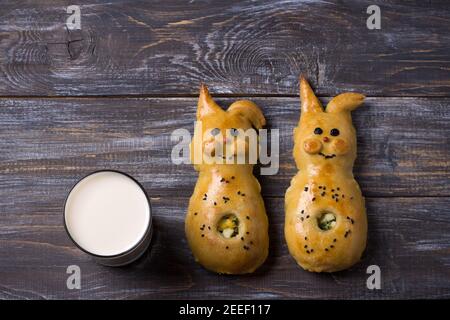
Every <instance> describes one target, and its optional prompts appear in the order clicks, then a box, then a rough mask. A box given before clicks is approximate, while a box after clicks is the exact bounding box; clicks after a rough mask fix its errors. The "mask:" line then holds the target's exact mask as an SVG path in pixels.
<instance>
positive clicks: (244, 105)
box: [228, 100, 266, 129]
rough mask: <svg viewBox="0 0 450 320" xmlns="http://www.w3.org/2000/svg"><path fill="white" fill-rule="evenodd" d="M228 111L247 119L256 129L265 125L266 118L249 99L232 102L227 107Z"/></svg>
mask: <svg viewBox="0 0 450 320" xmlns="http://www.w3.org/2000/svg"><path fill="white" fill-rule="evenodd" d="M228 112H230V113H233V114H239V115H241V116H243V117H244V118H246V119H248V120H249V121H250V122H251V123H252V126H253V127H254V128H256V129H261V128H262V127H263V126H265V125H266V119H265V118H264V115H263V113H262V112H261V109H259V107H258V106H257V105H256V104H255V103H253V102H251V101H249V100H239V101H236V102H233V103H232V104H231V106H230V107H229V108H228Z"/></svg>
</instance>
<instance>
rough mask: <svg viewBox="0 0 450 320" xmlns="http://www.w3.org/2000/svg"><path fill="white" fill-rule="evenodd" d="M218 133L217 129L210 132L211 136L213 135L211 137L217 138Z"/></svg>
mask: <svg viewBox="0 0 450 320" xmlns="http://www.w3.org/2000/svg"><path fill="white" fill-rule="evenodd" d="M219 133H220V129H219V128H214V129H212V130H211V135H213V136H217V135H218V134H219Z"/></svg>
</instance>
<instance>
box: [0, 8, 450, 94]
mask: <svg viewBox="0 0 450 320" xmlns="http://www.w3.org/2000/svg"><path fill="white" fill-rule="evenodd" d="M77 3H78V4H80V5H81V12H82V15H81V30H77V31H69V30H68V29H67V28H66V26H65V21H66V19H67V17H68V15H67V14H66V8H67V6H68V4H69V3H68V2H67V1H65V0H52V1H50V0H46V1H39V3H38V2H36V1H30V0H28V1H26V0H25V1H16V0H7V1H2V4H1V6H0V17H1V19H0V95H1V96H11V95H13V96H14V95H15V96H30V95H31V96H52V95H58V96H67V95H129V94H133V95H163V94H170V95H180V94H183V95H185V94H196V93H197V86H198V84H199V82H201V81H204V82H206V83H208V84H209V85H211V86H213V87H214V88H215V91H216V92H219V93H222V94H236V95H242V94H244V95H245V94H252V95H264V94H270V95H287V94H289V95H296V94H297V79H298V75H299V74H306V75H307V76H308V77H309V78H310V80H311V81H312V83H313V84H314V85H315V87H316V88H317V93H318V94H319V95H322V96H327V95H329V96H331V95H335V94H336V93H340V92H342V91H348V90H350V91H360V92H362V93H364V94H366V95H369V96H429V95H433V96H449V93H450V53H449V52H450V6H449V5H448V2H447V1H444V0H441V1H433V2H427V1H426V2H424V1H418V0H417V1H407V2H405V1H372V0H370V1H369V0H367V1H356V0H349V1H271V0H266V1H258V2H255V1H228V0H227V1H225V0H223V1H195V2H193V1H187V0H186V1H175V0H170V1H169V0H168V1H162V2H161V1H137V0H133V1H78V2H77ZM373 4H378V5H380V7H381V13H382V22H381V23H382V25H381V27H382V29H381V30H368V29H367V27H366V19H367V18H368V14H367V13H366V9H367V7H368V6H369V5H373Z"/></svg>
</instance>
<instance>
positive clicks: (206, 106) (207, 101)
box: [197, 83, 223, 120]
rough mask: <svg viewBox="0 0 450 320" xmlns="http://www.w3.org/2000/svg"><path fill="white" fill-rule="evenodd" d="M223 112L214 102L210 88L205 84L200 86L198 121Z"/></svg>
mask: <svg viewBox="0 0 450 320" xmlns="http://www.w3.org/2000/svg"><path fill="white" fill-rule="evenodd" d="M221 111H222V112H223V110H222V108H221V107H220V106H219V105H218V104H217V103H216V102H215V101H214V100H213V98H212V97H211V95H210V94H209V91H208V87H207V86H206V85H204V84H203V83H202V84H201V85H200V96H199V98H198V104H197V119H198V120H200V119H202V118H203V117H204V116H206V115H208V114H214V113H217V112H221Z"/></svg>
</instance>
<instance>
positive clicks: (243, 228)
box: [185, 85, 269, 274]
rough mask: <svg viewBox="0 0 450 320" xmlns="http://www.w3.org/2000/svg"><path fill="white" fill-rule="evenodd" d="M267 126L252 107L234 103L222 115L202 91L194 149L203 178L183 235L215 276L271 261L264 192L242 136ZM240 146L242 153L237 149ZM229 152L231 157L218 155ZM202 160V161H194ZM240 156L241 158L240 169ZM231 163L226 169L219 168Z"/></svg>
mask: <svg viewBox="0 0 450 320" xmlns="http://www.w3.org/2000/svg"><path fill="white" fill-rule="evenodd" d="M199 124H201V125H199ZM264 125H265V118H264V116H263V114H262V112H261V110H260V109H259V108H258V106H257V105H256V104H254V103H253V102H251V101H248V100H241V101H236V102H234V103H233V104H231V105H230V107H229V108H228V110H227V111H224V110H223V109H222V108H221V107H220V106H218V105H217V104H216V103H215V102H214V100H213V99H212V98H211V96H210V94H209V92H208V89H207V88H206V86H204V85H202V86H201V89H200V98H199V101H198V109H197V123H196V126H195V130H194V138H193V140H192V142H191V145H190V147H191V160H192V162H193V163H194V167H195V169H196V170H197V171H199V177H198V180H197V184H196V185H195V189H194V193H193V194H192V196H191V199H190V201H189V208H188V213H187V216H186V223H185V231H186V236H187V240H188V243H189V246H190V248H191V250H192V253H193V254H194V257H195V259H196V261H197V262H199V263H200V264H201V265H203V266H204V267H205V268H206V269H209V270H211V271H214V272H217V273H224V274H243V273H250V272H253V271H254V270H255V269H256V268H258V267H259V266H260V265H261V264H262V263H263V262H264V260H265V259H266V257H267V254H268V247H269V236H268V219H267V215H266V211H265V208H264V202H263V200H262V197H261V194H260V191H261V187H260V185H259V183H258V180H257V179H256V178H255V177H254V176H253V165H254V164H252V163H251V162H250V161H249V157H248V156H246V155H245V153H248V150H249V145H248V141H249V140H248V139H246V137H245V132H244V131H245V130H247V129H250V128H252V127H254V128H255V129H260V128H262V127H263V126H264ZM227 133H228V135H227ZM202 138H203V139H202ZM239 144H240V145H241V146H243V147H244V148H238V147H237V146H238V145H239ZM216 147H217V149H216ZM225 148H230V150H229V152H223V154H224V155H218V154H216V150H220V151H224V149H225ZM196 152H197V154H195V153H196ZM199 154H200V155H201V158H202V159H201V161H198V160H196V159H195V157H198V156H199ZM238 156H239V157H243V158H241V159H243V160H244V161H243V162H242V161H241V162H242V164H238V161H237V158H238ZM227 159H228V163H221V162H225V161H226V160H227Z"/></svg>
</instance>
